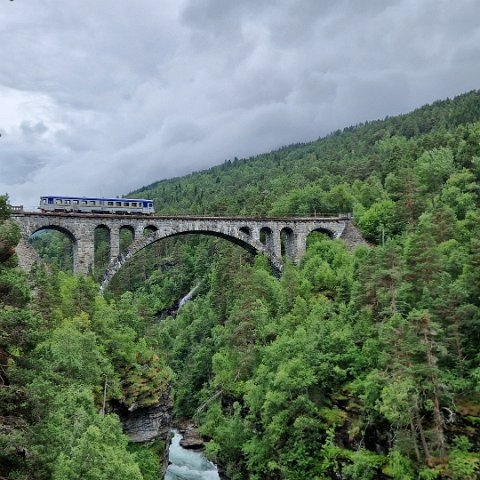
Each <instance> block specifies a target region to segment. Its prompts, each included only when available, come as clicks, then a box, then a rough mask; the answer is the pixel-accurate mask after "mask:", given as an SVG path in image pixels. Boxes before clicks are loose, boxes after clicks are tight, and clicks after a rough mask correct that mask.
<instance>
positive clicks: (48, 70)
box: [0, 0, 480, 207]
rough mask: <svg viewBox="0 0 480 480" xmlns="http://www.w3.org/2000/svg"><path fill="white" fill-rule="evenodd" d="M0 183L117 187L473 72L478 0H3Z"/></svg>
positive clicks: (403, 100)
mask: <svg viewBox="0 0 480 480" xmlns="http://www.w3.org/2000/svg"><path fill="white" fill-rule="evenodd" d="M0 44H1V50H2V61H1V63H0V133H1V137H0V193H4V192H8V193H9V195H10V199H11V202H12V203H13V204H20V203H23V204H24V205H26V206H27V207H33V206H34V205H37V204H38V197H39V196H40V195H45V194H57V195H62V194H64V195H81V196H84V195H85V196H89V195H98V196H116V195H122V194H126V193H128V192H129V191H131V190H133V189H135V188H139V187H141V186H142V185H147V184H150V183H152V182H154V181H156V180H160V179H162V178H168V177H172V176H178V175H183V174H186V173H189V172H192V171H195V170H201V169H203V168H206V167H209V166H211V165H214V164H218V163H221V162H223V161H224V160H225V159H228V158H233V157H235V156H237V157H244V156H249V155H252V154H257V153H262V152H267V151H270V150H272V149H274V148H277V147H280V146H282V145H287V144H290V143H296V142H302V141H307V140H314V139H316V138H318V137H319V136H323V135H325V134H327V133H329V132H330V131H332V130H335V129H337V128H342V127H344V126H348V125H351V124H355V123H358V122H361V121H364V120H373V119H377V118H383V117H385V116H386V115H394V114H398V113H402V112H407V111H409V110H411V109H413V108H415V107H418V106H421V105H423V104H425V103H429V102H431V101H432V100H435V99H440V98H446V97H452V96H455V95H457V94H460V93H463V92H466V91H468V90H472V89H477V88H480V1H478V0H455V1H453V0H168V1H167V0H135V1H133V0H82V1H74V0H70V1H69V0H14V1H9V0H0Z"/></svg>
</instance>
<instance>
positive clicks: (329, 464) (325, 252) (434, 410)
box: [0, 92, 480, 480]
mask: <svg viewBox="0 0 480 480" xmlns="http://www.w3.org/2000/svg"><path fill="white" fill-rule="evenodd" d="M478 122H480V93H479V92H471V93H469V94H466V95H463V96H461V97H458V98H456V99H454V100H448V101H445V102H437V103H435V104H434V105H431V106H427V107H424V108H422V109H420V110H417V111H415V112H412V113H411V114H408V115H403V116H400V117H395V118H390V119H386V120H384V121H378V122H372V123H369V124H366V125H361V126H357V127H351V128H348V129H345V130H344V131H343V132H335V133H334V134H332V135H330V136H328V137H327V138H325V139H320V140H318V141H317V142H313V143H310V144H302V145H294V146H290V147H286V148H283V149H281V150H279V151H276V152H272V153H270V154H266V155H261V156H258V157H256V158H253V159H248V160H234V161H228V162H226V163H225V164H224V165H222V166H219V167H214V168H212V169H210V170H208V171H205V172H200V173H197V174H192V175H189V176H187V177H182V178H179V179H173V180H166V181H161V182H158V183H156V184H154V185H152V186H150V187H145V188H143V189H142V190H139V191H138V192H136V193H137V194H138V196H139V197H140V196H141V197H149V198H154V199H155V200H156V210H157V212H159V213H169V214H175V213H188V212H190V213H209V214H248V215H252V214H265V215H267V214H268V215H307V214H308V215H310V214H318V213H336V212H350V211H353V213H354V218H355V222H356V224H357V226H358V227H359V228H360V229H361V231H362V232H363V234H364V235H365V237H366V238H367V239H369V240H370V241H371V242H372V244H373V245H375V246H374V247H372V248H369V247H361V248H358V249H357V250H356V251H355V252H354V253H353V254H351V253H350V252H348V251H347V250H346V248H345V246H344V245H343V244H342V243H341V242H340V241H332V240H330V239H326V238H324V237H322V236H321V235H319V234H314V235H312V236H311V237H310V238H309V246H308V249H307V253H306V255H305V257H304V258H303V260H302V263H301V265H299V266H294V265H287V267H286V269H285V272H284V274H283V276H282V278H281V279H280V280H276V279H275V278H274V277H273V276H272V275H271V272H270V270H269V267H268V264H267V263H266V261H265V259H263V258H261V257H259V258H256V259H254V260H253V259H251V258H250V257H249V256H248V255H247V254H246V253H244V252H243V251H242V250H240V249H239V248H238V247H233V246H230V245H228V244H226V243H225V242H224V241H221V240H212V239H202V238H198V237H197V238H192V239H190V240H182V241H180V240H178V239H171V240H169V241H168V242H164V243H160V244H158V245H154V246H152V247H151V248H150V249H149V250H146V251H144V252H142V254H141V255H140V256H139V257H138V258H137V260H136V261H134V262H132V264H131V265H130V266H129V268H125V270H124V271H123V272H120V273H119V274H118V276H117V278H116V279H115V282H114V284H113V285H112V288H111V290H110V292H108V294H107V298H106V299H102V298H99V297H97V296H96V295H95V288H96V287H95V283H94V282H93V281H92V280H90V279H89V280H85V279H81V278H72V277H71V276H69V275H67V274H63V273H60V274H58V273H54V274H48V273H47V272H45V271H44V270H42V269H38V270H37V272H36V273H35V274H34V275H33V276H32V278H30V279H27V278H26V277H25V276H24V275H23V274H21V273H20V272H18V270H16V269H15V268H14V257H10V255H9V254H7V253H5V254H4V256H3V257H0V261H1V262H2V263H1V265H0V284H1V285H0V300H1V301H2V310H1V313H0V326H1V331H2V335H1V337H0V354H1V355H2V357H1V358H2V365H4V366H3V367H2V370H1V371H0V373H1V375H2V377H1V380H2V382H3V385H2V387H1V388H0V394H1V395H2V402H0V446H1V447H2V448H3V450H2V448H0V451H4V452H6V453H5V454H3V456H2V457H0V464H1V467H0V475H4V476H6V477H7V478H11V479H14V478H24V479H27V478H54V479H67V478H68V479H69V478H92V479H97V478H105V479H107V478H127V477H128V478H142V475H143V478H154V477H149V475H150V473H149V472H151V471H152V470H154V467H152V465H155V461H156V460H155V456H154V455H153V454H151V450H142V451H136V452H130V453H128V452H127V449H128V447H127V445H126V440H125V438H124V437H123V435H122V433H121V431H120V424H119V422H118V419H117V417H116V416H115V415H113V414H111V413H108V414H107V415H101V414H100V413H101V412H100V413H99V411H100V409H101V408H102V405H103V387H104V385H105V379H107V383H108V389H107V392H108V394H107V397H108V398H107V399H106V400H107V407H108V401H109V400H111V399H115V400H116V401H120V402H123V403H124V404H125V405H127V406H128V405H132V402H145V404H149V403H150V402H153V401H154V399H155V398H156V395H158V393H159V392H160V391H163V390H164V389H165V388H168V387H167V384H171V385H172V386H173V390H174V401H175V412H176V414H177V415H178V416H181V417H193V418H195V420H196V421H197V422H198V424H199V425H200V429H201V431H202V433H203V434H204V435H205V436H206V437H207V439H208V440H209V441H208V443H207V453H208V454H209V456H210V457H211V458H212V459H214V460H216V461H217V462H219V463H220V465H221V466H222V468H223V469H224V471H225V474H226V476H227V478H231V479H315V478H317V479H327V478H345V479H362V480H368V479H382V478H385V479H388V478H393V479H398V480H407V479H416V478H421V479H424V480H430V479H437V478H438V479H447V478H448V479H454V480H461V479H462V480H463V479H465V480H468V479H475V478H477V476H478V474H479V462H480V458H479V455H478V451H479V447H480V436H479V423H480V362H479V360H480V354H479V351H478V345H479V344H480V343H479V342H480V310H479V309H480V283H479V279H480V240H479V238H480V123H478ZM5 216H6V215H5ZM9 229H10V230H9ZM7 231H9V232H10V233H9V234H8V235H7V233H4V232H7ZM12 232H13V233H12ZM0 233H1V234H2V235H3V236H2V237H1V238H6V239H7V238H9V239H10V240H9V242H10V243H9V244H7V243H8V242H5V243H6V245H5V247H4V249H3V251H4V252H8V251H10V250H9V248H12V247H13V246H14V245H15V241H16V240H15V232H14V228H13V229H12V227H11V224H10V223H9V222H8V221H6V220H3V221H2V225H1V227H0ZM37 242H39V243H41V242H40V240H37ZM60 244H61V242H60ZM42 248H44V250H46V251H47V254H48V255H49V256H50V257H55V261H56V262H57V265H59V266H62V262H63V263H64V261H63V260H61V259H60V258H61V257H62V255H63V256H65V255H64V250H62V249H61V248H57V253H55V251H52V249H50V250H49V248H48V244H44V245H42ZM62 248H63V247H62ZM53 250H55V249H53ZM60 251H61V252H60ZM0 255H1V253H0ZM67 256H68V255H67ZM127 267H128V266H127ZM198 283H200V287H199V289H198V291H197V296H196V298H195V300H193V301H191V302H189V303H187V304H186V305H185V306H184V307H183V308H182V309H180V310H179V312H178V314H177V315H176V316H175V317H173V316H171V315H170V316H169V312H171V310H172V309H173V308H175V302H176V300H178V298H179V297H180V296H181V295H183V294H185V293H186V292H187V291H188V290H189V289H190V288H192V287H193V286H195V285H197V284H198ZM32 288H33V289H34V290H33V292H34V293H33V295H32V293H30V292H31V289H32ZM125 291H126V292H125ZM165 316H166V318H164V317H165ZM3 358H5V360H3ZM142 386H144V387H146V388H144V389H143V388H142ZM107 411H108V408H107ZM476 452H477V453H476ZM0 455H2V454H0ZM86 456H89V458H94V459H95V460H94V464H96V463H95V462H98V465H99V466H98V469H97V470H94V471H93V473H91V472H85V471H81V470H79V469H80V468H81V465H82V461H83V460H84V459H85V458H86ZM139 463H140V466H141V468H142V472H143V473H142V472H141V471H140V467H139ZM83 468H84V467H83ZM110 468H111V469H113V470H109V469H110ZM115 469H116V470H115ZM78 471H81V472H82V473H81V475H80V473H78ZM112 472H114V473H115V474H113V473H112ZM125 472H127V473H125ZM79 475H80V476H79Z"/></svg>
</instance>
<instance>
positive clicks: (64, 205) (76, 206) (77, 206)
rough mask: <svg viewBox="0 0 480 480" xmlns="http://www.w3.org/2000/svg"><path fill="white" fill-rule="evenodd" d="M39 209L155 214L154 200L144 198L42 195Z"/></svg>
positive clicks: (65, 211) (44, 210)
mask: <svg viewBox="0 0 480 480" xmlns="http://www.w3.org/2000/svg"><path fill="white" fill-rule="evenodd" d="M39 209H40V211H41V212H42V213H48V212H64V213H69V212H80V213H115V214H141V215H153V214H154V213H155V211H154V208H153V201H152V200H148V199H144V198H95V197H64V196H45V197H40V206H39Z"/></svg>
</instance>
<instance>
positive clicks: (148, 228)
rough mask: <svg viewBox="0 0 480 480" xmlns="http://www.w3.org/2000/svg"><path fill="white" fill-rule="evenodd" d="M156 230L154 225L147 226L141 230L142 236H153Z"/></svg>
mask: <svg viewBox="0 0 480 480" xmlns="http://www.w3.org/2000/svg"><path fill="white" fill-rule="evenodd" d="M157 230H158V227H156V226H155V225H147V226H146V227H145V228H144V229H143V235H144V236H145V237H148V236H150V235H153V234H154V233H155V232H156V231H157Z"/></svg>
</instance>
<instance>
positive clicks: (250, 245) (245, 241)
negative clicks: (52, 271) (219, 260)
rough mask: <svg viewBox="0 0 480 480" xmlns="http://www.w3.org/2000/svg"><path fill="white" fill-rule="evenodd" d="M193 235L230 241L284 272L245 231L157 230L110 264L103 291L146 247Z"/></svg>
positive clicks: (279, 263)
mask: <svg viewBox="0 0 480 480" xmlns="http://www.w3.org/2000/svg"><path fill="white" fill-rule="evenodd" d="M191 234H199V235H210V236H214V237H218V238H223V239H224V240H227V241H230V242H232V243H234V244H236V245H238V246H240V247H242V248H244V249H245V250H247V251H249V252H251V253H252V254H254V255H256V254H257V253H263V254H264V255H266V256H267V257H268V258H269V260H270V263H271V265H272V269H273V270H274V271H275V272H276V273H280V272H281V271H282V270H283V264H282V261H281V260H280V259H279V258H278V257H276V256H275V255H274V254H273V253H272V252H271V251H269V250H268V248H267V246H266V245H264V244H263V243H262V242H260V241H259V240H256V239H254V238H252V237H251V236H250V235H248V234H246V233H244V232H243V231H239V232H237V233H236V235H235V234H232V233H226V232H223V231H221V230H213V229H212V230H210V229H192V228H188V229H185V230H181V231H175V232H164V231H162V230H157V231H156V232H154V233H152V234H151V235H149V236H146V237H143V238H142V239H139V240H137V241H135V242H134V243H133V244H132V245H131V247H130V248H128V249H127V250H125V251H124V252H122V253H121V254H120V255H119V256H118V257H117V258H115V259H114V260H112V261H111V262H110V265H109V266H108V267H107V269H106V270H105V273H104V275H103V277H102V280H101V282H100V288H101V290H102V291H103V290H105V288H106V287H107V286H108V284H109V283H110V281H111V279H112V278H113V276H114V275H115V274H116V273H117V272H118V271H119V270H120V269H121V268H122V266H123V265H125V264H126V263H127V262H128V261H129V260H130V259H131V258H132V257H134V256H135V255H136V254H137V253H138V252H140V251H141V250H143V249H144V248H145V247H147V246H149V245H151V244H153V243H156V242H159V241H161V240H165V239H167V238H170V237H174V236H181V235H191Z"/></svg>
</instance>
